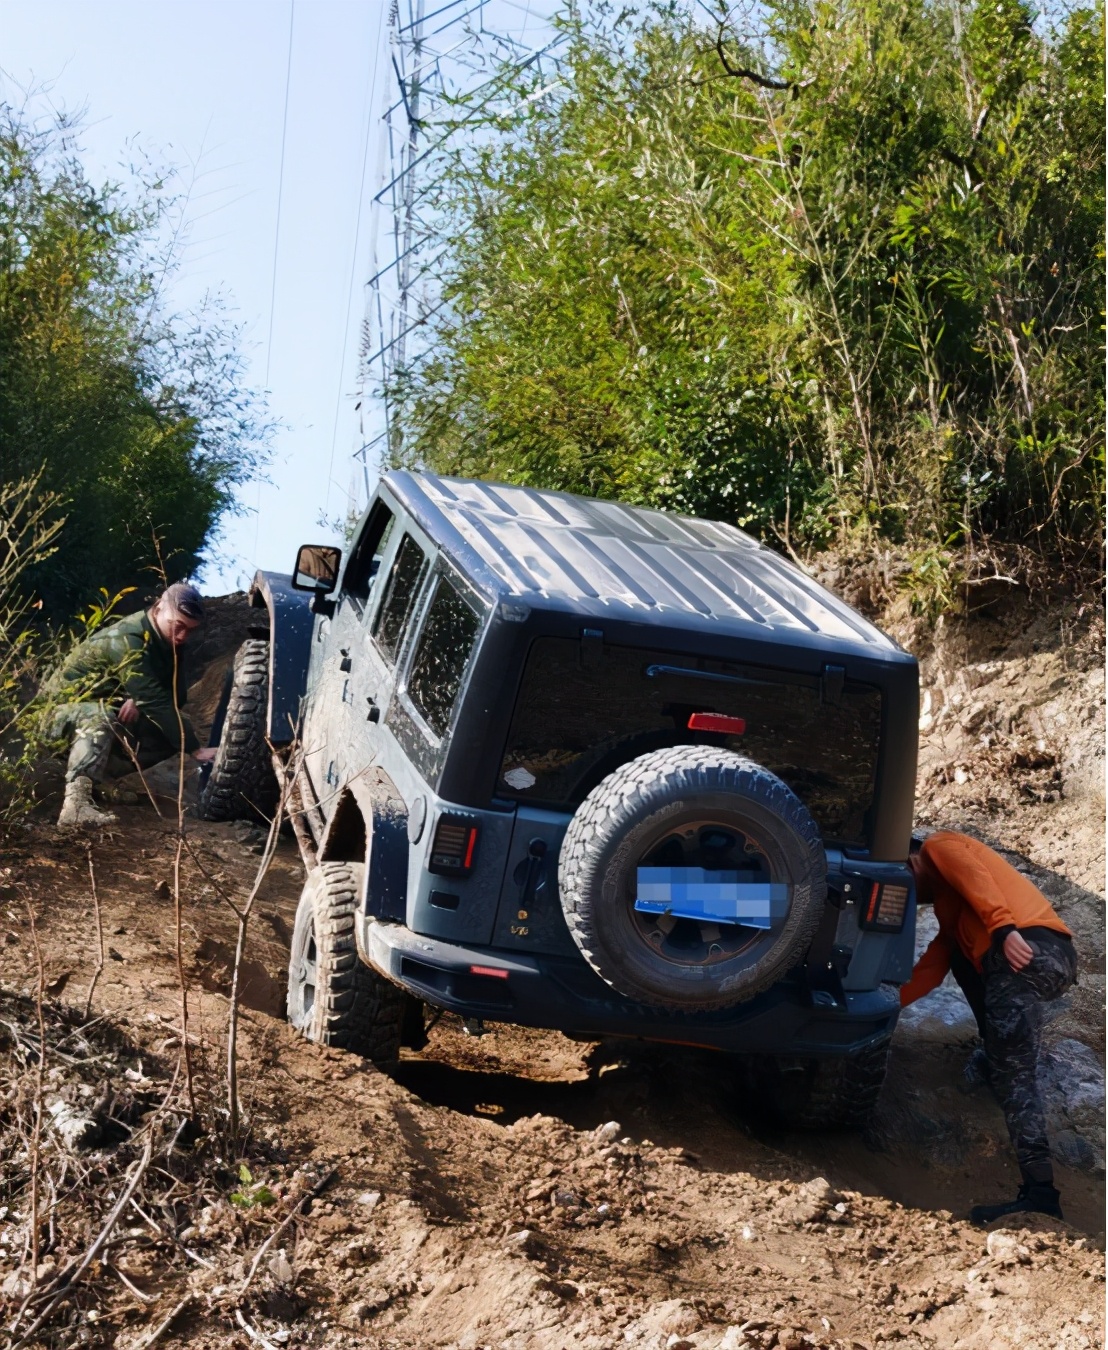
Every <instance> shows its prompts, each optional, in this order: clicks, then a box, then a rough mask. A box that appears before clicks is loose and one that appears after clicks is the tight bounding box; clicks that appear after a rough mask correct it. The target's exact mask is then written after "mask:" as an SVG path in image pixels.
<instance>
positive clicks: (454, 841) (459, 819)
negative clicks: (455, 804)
mask: <svg viewBox="0 0 1108 1350" xmlns="http://www.w3.org/2000/svg"><path fill="white" fill-rule="evenodd" d="M477 833H478V830H477V823H476V821H474V820H473V818H472V817H471V816H462V815H458V814H457V813H455V812H444V813H443V814H442V815H441V816H439V819H438V824H437V825H436V826H435V837H434V839H433V840H432V841H431V858H430V861H429V862H428V864H427V870H428V872H434V873H436V875H438V876H444V877H459V876H465V875H466V873H467V872H469V870H470V869H471V868H472V867H473V858H474V854H475V852H476V850H477Z"/></svg>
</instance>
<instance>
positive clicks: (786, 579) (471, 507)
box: [384, 470, 901, 657]
mask: <svg viewBox="0 0 1108 1350" xmlns="http://www.w3.org/2000/svg"><path fill="white" fill-rule="evenodd" d="M384 481H385V484H387V486H388V488H389V489H391V491H392V493H393V494H395V496H396V498H397V499H398V501H399V502H400V503H401V504H402V505H403V506H404V508H405V509H406V510H408V511H409V512H410V513H411V515H412V516H413V517H414V518H415V519H416V520H417V521H418V522H419V523H420V524H421V525H422V526H423V527H424V529H426V530H427V531H428V533H429V534H430V535H431V536H432V538H434V539H435V540H436V542H437V543H439V544H440V545H441V546H442V548H443V549H444V551H445V552H446V554H447V555H448V556H449V557H452V558H453V559H454V561H455V562H456V563H457V564H458V565H459V566H460V568H461V570H462V571H463V572H464V573H465V574H467V575H469V576H470V577H472V579H473V580H474V581H475V582H476V583H477V584H478V586H480V587H481V588H482V589H485V590H487V591H489V592H490V594H492V595H498V596H500V597H502V598H507V597H519V598H520V599H522V600H524V601H525V602H527V603H528V604H530V605H533V606H535V607H543V608H552V609H562V608H569V607H572V608H573V609H574V611H576V612H581V613H585V614H589V615H593V616H598V617H599V616H603V615H604V614H610V615H611V616H612V617H613V618H620V619H638V620H641V621H646V622H648V623H655V624H657V623H662V624H667V623H668V624H674V625H677V626H682V627H684V626H689V625H691V626H693V627H697V628H703V629H713V630H715V631H717V632H720V631H723V632H728V633H734V634H735V635H736V636H745V637H747V638H751V637H758V638H761V639H762V640H766V639H773V638H776V639H777V640H781V639H784V640H786V641H790V640H791V641H799V642H801V643H802V644H803V645H808V643H814V642H818V641H823V642H826V641H828V640H830V641H832V642H834V643H835V644H836V645H847V646H851V647H855V648H859V647H860V648H862V649H863V650H866V651H868V652H869V653H871V654H872V655H874V656H882V657H888V656H891V655H894V654H895V655H901V649H900V648H899V647H898V646H897V645H896V644H895V643H894V642H893V641H892V640H891V639H890V638H889V637H887V636H886V635H885V634H884V633H882V632H881V630H880V629H878V628H875V627H874V625H873V624H871V623H869V622H868V621H867V620H866V619H864V618H862V616H861V615H860V614H858V613H857V612H856V611H855V610H853V609H851V607H850V606H849V605H847V604H846V603H845V602H843V601H842V600H840V599H838V597H837V596H834V595H832V594H831V592H830V591H827V590H825V589H824V588H823V587H822V586H820V585H819V583H818V582H815V581H813V580H812V579H811V578H810V577H808V576H806V575H805V573H804V572H802V571H801V570H800V568H799V567H796V566H794V565H793V564H792V563H791V562H789V561H788V560H787V559H785V558H782V557H781V556H780V555H779V554H777V553H774V552H773V551H772V550H771V549H768V548H766V547H765V546H764V545H763V544H760V543H759V542H758V541H757V540H756V539H753V538H751V536H750V535H748V534H744V532H743V531H742V530H740V529H737V528H736V527H735V526H733V525H726V524H723V523H722V522H719V521H710V520H696V519H694V518H692V517H690V516H679V515H670V514H667V513H665V512H662V511H651V510H647V509H645V508H643V507H638V506H628V505H625V504H624V503H622V502H610V501H599V500H595V499H593V498H589V497H576V496H572V495H570V494H569V493H565V492H547V491H542V490H539V489H537V488H529V487H512V486H507V485H505V484H501V483H484V482H479V481H477V480H474V479H466V478H441V477H438V476H437V475H435V474H430V473H418V474H417V473H409V472H407V471H405V470H394V471H393V472H391V473H389V474H388V475H386V478H385V480H384Z"/></svg>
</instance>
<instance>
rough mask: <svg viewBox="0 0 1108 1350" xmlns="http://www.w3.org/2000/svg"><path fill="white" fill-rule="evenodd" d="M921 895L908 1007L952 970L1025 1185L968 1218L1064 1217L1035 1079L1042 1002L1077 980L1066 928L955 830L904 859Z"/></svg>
mask: <svg viewBox="0 0 1108 1350" xmlns="http://www.w3.org/2000/svg"><path fill="white" fill-rule="evenodd" d="M910 862H911V866H912V870H913V872H914V874H915V878H916V891H917V897H918V899H919V900H920V901H921V902H923V903H924V904H927V903H928V902H930V903H931V904H933V905H934V907H935V917H936V919H937V920H938V922H939V932H938V936H937V937H936V938H935V940H934V941H933V942H932V943H931V945H930V946H929V947H928V948H927V950H926V951H925V952H924V953H923V955H922V956H921V957H920V959H919V961H918V962H917V963H916V967H915V969H914V970H913V971H912V977H911V979H910V980H909V981H908V983H907V984H905V985H904V986H903V987H902V988H901V991H900V1003H901V1006H902V1007H905V1008H906V1007H907V1006H908V1005H909V1004H910V1003H914V1002H915V1001H916V999H918V998H923V996H924V995H925V994H928V993H930V992H931V990H932V989H935V988H937V987H938V986H939V985H940V984H941V983H942V981H943V979H944V977H945V976H946V973H947V971H950V972H951V973H952V974H953V975H954V978H955V979H956V980H957V981H958V983H959V984H960V985H961V987H962V991H963V993H964V994H965V996H966V999H967V1001H968V1003H969V1005H970V1007H971V1008H972V1009H973V1013H974V1016H975V1017H976V1018H977V1025H978V1028H979V1030H980V1032H981V1038H982V1040H983V1041H984V1045H985V1049H984V1064H983V1068H984V1075H983V1076H984V1077H985V1078H986V1080H987V1081H988V1082H989V1084H990V1085H991V1087H992V1089H993V1091H994V1093H995V1094H996V1096H997V1099H998V1100H999V1102H1000V1104H1001V1106H1002V1107H1003V1109H1004V1119H1005V1122H1006V1123H1007V1126H1008V1134H1009V1137H1010V1138H1011V1141H1012V1145H1013V1147H1014V1148H1015V1151H1016V1159H1017V1161H1018V1163H1019V1169H1020V1175H1021V1178H1022V1185H1021V1186H1020V1188H1019V1194H1018V1195H1017V1196H1016V1198H1015V1200H1010V1201H1008V1202H1007V1203H1004V1204H996V1205H977V1206H975V1207H974V1209H972V1210H971V1211H970V1218H971V1219H972V1220H973V1222H974V1223H979V1224H988V1223H992V1222H993V1220H994V1219H999V1218H1003V1217H1004V1216H1005V1215H1008V1214H1021V1213H1039V1214H1049V1215H1051V1216H1053V1217H1054V1218H1056V1219H1060V1218H1061V1217H1062V1210H1061V1206H1060V1204H1059V1196H1058V1191H1057V1190H1056V1189H1055V1186H1054V1168H1053V1165H1052V1163H1051V1157H1050V1142H1049V1140H1048V1138H1047V1132H1046V1118H1045V1115H1044V1112H1043V1103H1042V1098H1041V1096H1040V1093H1039V1085H1038V1065H1039V1049H1040V1043H1041V1034H1042V1019H1043V1004H1044V1003H1050V1002H1052V1001H1053V1000H1054V999H1056V998H1058V997H1060V995H1062V994H1063V993H1065V991H1066V990H1067V989H1068V988H1069V987H1070V985H1072V984H1073V983H1074V981H1075V979H1076V978H1077V955H1076V953H1075V951H1074V946H1073V939H1072V937H1071V935H1070V931H1069V929H1068V928H1067V927H1066V925H1065V924H1064V923H1063V922H1062V920H1061V919H1060V918H1059V917H1058V915H1057V914H1055V912H1054V910H1053V908H1052V907H1051V905H1050V902H1049V901H1048V900H1047V898H1046V896H1044V895H1043V893H1042V892H1041V891H1040V890H1039V889H1038V887H1037V886H1035V885H1034V884H1033V883H1032V882H1031V881H1030V880H1029V879H1028V878H1027V877H1025V876H1024V875H1023V874H1022V873H1020V872H1017V871H1016V869H1015V868H1014V867H1012V866H1011V864H1010V863H1007V862H1005V861H1004V859H1003V858H1001V857H1000V855H999V854H997V853H995V852H994V851H993V850H992V849H991V848H989V847H988V846H987V845H986V844H982V843H980V842H979V841H978V840H976V839H970V838H969V837H968V836H967V835H964V834H956V833H955V832H954V831H952V830H942V831H939V832H938V833H936V834H933V835H930V836H929V837H928V838H927V839H926V840H925V841H924V843H923V846H922V847H921V848H920V850H919V852H918V853H914V854H913V855H912V857H911V859H910Z"/></svg>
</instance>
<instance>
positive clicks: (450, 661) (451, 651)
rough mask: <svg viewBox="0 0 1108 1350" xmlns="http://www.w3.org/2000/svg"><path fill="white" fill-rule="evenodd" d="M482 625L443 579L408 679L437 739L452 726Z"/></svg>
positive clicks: (411, 695)
mask: <svg viewBox="0 0 1108 1350" xmlns="http://www.w3.org/2000/svg"><path fill="white" fill-rule="evenodd" d="M480 622H481V617H480V615H479V614H478V613H477V611H476V610H475V609H474V608H473V606H472V605H471V604H470V603H469V601H468V600H466V598H465V597H464V596H463V595H462V594H461V592H460V591H459V590H458V589H457V587H456V586H455V585H454V584H453V583H452V582H451V581H450V579H449V578H448V577H445V576H441V577H439V579H438V581H437V582H436V583H435V594H434V597H433V598H432V600H431V604H430V606H429V608H428V610H427V619H426V622H425V623H424V625H423V632H422V633H421V634H420V637H419V645H418V646H417V647H416V654H415V659H414V661H413V662H412V673H411V675H410V676H409V677H408V697H409V698H410V699H411V700H412V702H413V703H414V704H415V706H416V708H417V709H418V710H419V712H420V713H421V714H422V715H423V720H424V721H425V722H426V723H427V725H428V726H429V727H430V728H431V730H432V731H433V732H434V733H435V735H436V736H442V735H443V734H444V733H445V731H446V729H447V727H448V726H449V725H450V716H451V713H452V712H453V710H454V700H455V699H456V698H457V697H458V690H459V688H460V687H461V683H462V676H463V675H464V674H465V669H466V665H467V663H468V661H469V657H470V653H471V652H472V651H473V643H474V640H475V639H476V637H477V629H478V627H479V626H480Z"/></svg>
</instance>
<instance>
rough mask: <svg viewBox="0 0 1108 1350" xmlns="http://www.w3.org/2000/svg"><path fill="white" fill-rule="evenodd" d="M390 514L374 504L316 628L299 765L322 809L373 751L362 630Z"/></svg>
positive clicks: (387, 541) (388, 538) (372, 686)
mask: <svg viewBox="0 0 1108 1350" xmlns="http://www.w3.org/2000/svg"><path fill="white" fill-rule="evenodd" d="M395 524H396V517H395V515H394V513H393V511H392V509H391V507H390V506H389V505H388V503H387V502H384V501H381V500H378V501H376V502H374V503H373V505H372V506H371V507H370V509H369V511H368V512H367V513H366V517H365V520H364V521H363V523H362V526H361V528H360V529H359V531H358V533H357V535H356V536H355V538H354V542H353V544H352V546H351V550H350V554H349V557H348V558H347V562H346V568H345V570H344V572H343V578H342V584H341V586H340V587H339V591H338V595H337V597H336V600H335V608H334V612H333V613H332V614H331V615H330V616H329V617H324V618H323V619H322V620H321V621H320V623H319V624H318V625H317V626H316V633H315V642H316V653H315V659H314V660H313V663H312V664H313V671H314V679H313V686H312V689H311V691H310V693H309V698H308V705H307V711H306V714H305V726H304V745H305V762H306V766H307V768H308V772H309V774H310V775H311V778H312V782H313V785H314V787H315V789H316V793H317V796H318V797H319V799H320V801H321V802H322V803H324V810H325V812H327V814H329V809H328V807H327V805H326V803H327V802H328V799H330V798H332V797H333V795H334V792H335V789H336V788H337V787H338V785H339V783H340V782H343V781H345V780H346V779H348V778H349V777H350V776H351V774H352V773H354V772H357V769H358V766H359V765H360V764H362V763H364V762H368V761H367V757H371V756H372V754H373V752H374V750H375V748H376V746H375V741H376V737H375V734H374V733H375V721H374V720H373V719H374V713H373V709H374V708H375V707H376V706H377V705H376V703H375V701H374V695H375V693H376V683H375V680H374V670H373V663H372V661H371V659H370V652H369V647H370V642H369V636H368V632H367V629H366V618H367V615H368V614H369V613H370V612H371V611H372V610H373V608H374V601H375V599H376V594H377V587H378V581H379V577H380V575H381V573H382V570H383V566H384V564H385V561H386V558H387V556H388V553H389V550H390V548H391V547H393V546H394V544H395V542H396V541H395V535H396V529H395Z"/></svg>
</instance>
